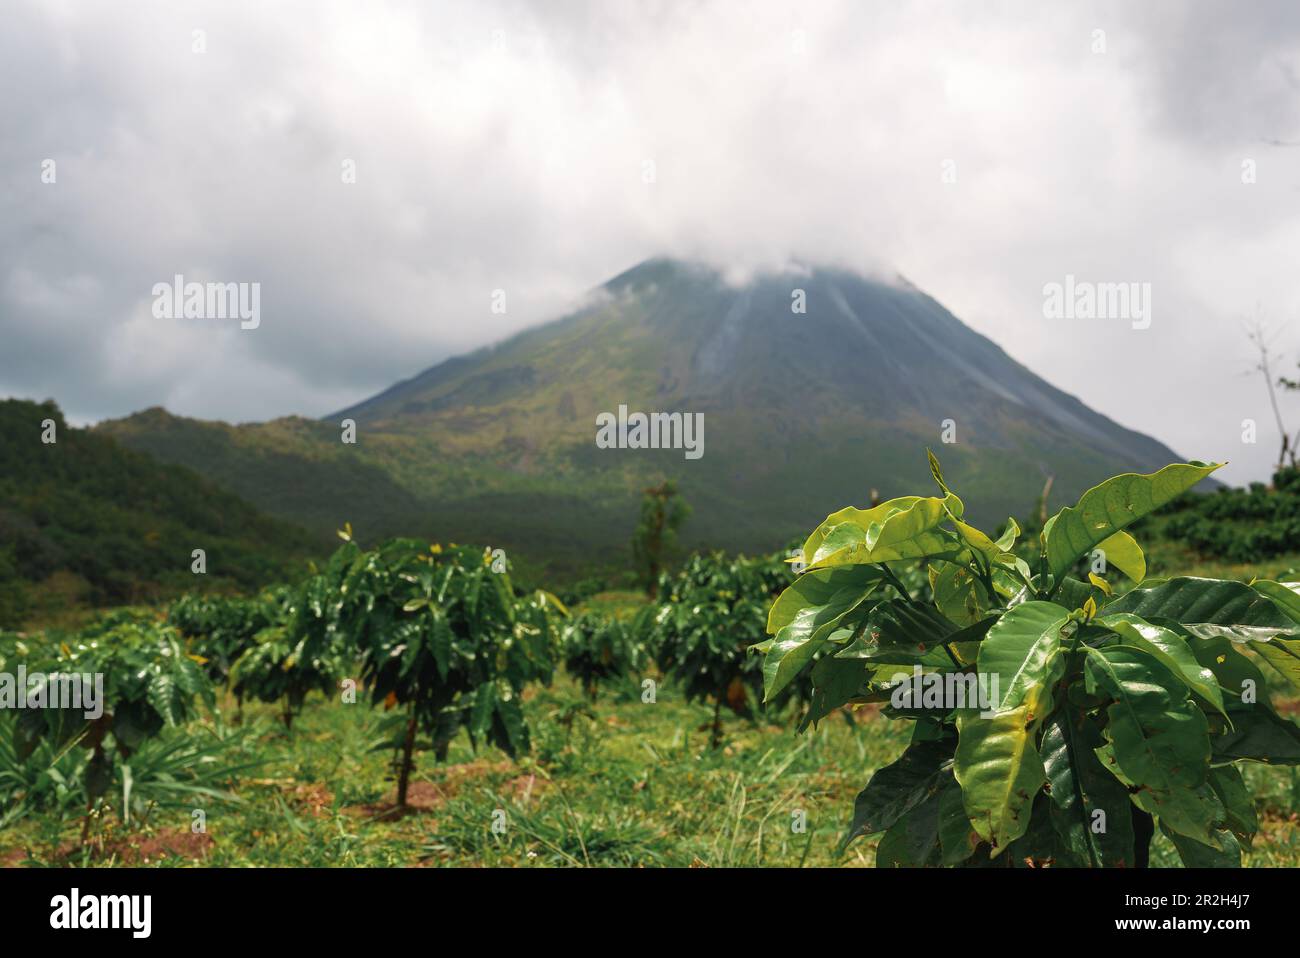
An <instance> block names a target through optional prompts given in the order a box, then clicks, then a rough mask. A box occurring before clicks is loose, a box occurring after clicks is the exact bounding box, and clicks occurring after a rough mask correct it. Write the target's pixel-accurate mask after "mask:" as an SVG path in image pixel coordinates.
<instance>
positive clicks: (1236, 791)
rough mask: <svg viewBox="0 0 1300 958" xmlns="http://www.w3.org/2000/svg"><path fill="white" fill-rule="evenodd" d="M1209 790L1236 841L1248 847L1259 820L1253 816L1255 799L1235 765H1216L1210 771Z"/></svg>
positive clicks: (1257, 829)
mask: <svg viewBox="0 0 1300 958" xmlns="http://www.w3.org/2000/svg"><path fill="white" fill-rule="evenodd" d="M1210 788H1212V789H1214V794H1215V795H1217V796H1218V797H1219V801H1220V802H1222V803H1223V808H1224V811H1225V812H1226V814H1227V819H1226V823H1227V826H1228V828H1230V829H1231V830H1232V833H1233V834H1234V835H1236V836H1237V839H1238V840H1239V841H1240V842H1241V843H1242V844H1243V845H1245V846H1246V847H1247V848H1249V847H1250V844H1251V842H1252V841H1253V840H1254V838H1255V833H1256V832H1257V831H1259V818H1258V817H1257V816H1256V814H1255V799H1254V798H1253V797H1252V796H1251V794H1250V790H1249V789H1248V788H1246V783H1245V781H1244V780H1243V779H1242V777H1241V772H1240V770H1238V768H1237V766H1235V765H1218V766H1215V767H1214V768H1212V769H1210Z"/></svg>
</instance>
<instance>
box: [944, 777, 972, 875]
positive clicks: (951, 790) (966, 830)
mask: <svg viewBox="0 0 1300 958" xmlns="http://www.w3.org/2000/svg"><path fill="white" fill-rule="evenodd" d="M937 830H938V833H939V847H940V849H941V861H942V863H943V864H944V865H956V864H957V863H958V862H963V861H965V860H966V859H968V858H970V856H971V853H972V852H974V851H975V846H976V845H977V844H979V840H980V837H979V835H978V834H977V833H976V832H975V829H973V828H971V827H970V818H969V817H967V815H966V806H965V804H964V803H963V802H962V797H961V786H960V785H958V784H957V779H956V778H955V777H952V776H950V777H949V778H948V779H947V781H945V782H944V784H943V786H942V791H940V793H939V821H938V825H937Z"/></svg>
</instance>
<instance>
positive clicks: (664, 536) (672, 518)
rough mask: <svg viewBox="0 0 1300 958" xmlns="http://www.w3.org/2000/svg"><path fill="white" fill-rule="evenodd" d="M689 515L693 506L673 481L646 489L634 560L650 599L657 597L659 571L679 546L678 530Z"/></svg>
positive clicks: (636, 535) (634, 544)
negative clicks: (683, 496) (682, 495)
mask: <svg viewBox="0 0 1300 958" xmlns="http://www.w3.org/2000/svg"><path fill="white" fill-rule="evenodd" d="M690 515H691V507H690V506H689V505H688V504H687V502H686V500H685V499H683V498H682V497H681V495H680V494H679V493H678V492H677V484H676V483H675V482H673V481H672V480H670V479H665V480H664V481H663V482H662V483H660V484H659V485H658V486H651V487H650V488H648V489H646V490H644V497H643V498H642V500H641V519H640V521H639V522H638V523H637V526H636V531H635V532H633V533H632V559H633V561H634V563H635V565H636V567H637V571H638V572H639V573H640V574H641V576H642V577H643V579H644V581H645V586H646V595H648V596H649V597H650V598H651V599H654V598H655V590H656V589H657V587H658V583H659V572H660V570H661V569H662V568H663V565H664V562H665V561H666V560H667V558H668V557H669V556H670V555H671V553H672V551H673V549H674V548H675V547H676V545H677V530H678V528H680V527H681V524H682V523H683V522H685V521H686V520H687V519H688V518H690Z"/></svg>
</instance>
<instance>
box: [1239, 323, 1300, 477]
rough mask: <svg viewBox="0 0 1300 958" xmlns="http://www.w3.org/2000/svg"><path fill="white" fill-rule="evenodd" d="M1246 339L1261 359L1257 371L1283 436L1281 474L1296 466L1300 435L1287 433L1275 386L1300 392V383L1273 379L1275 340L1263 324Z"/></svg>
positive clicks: (1278, 466) (1252, 329)
mask: <svg viewBox="0 0 1300 958" xmlns="http://www.w3.org/2000/svg"><path fill="white" fill-rule="evenodd" d="M1246 338H1247V339H1248V340H1250V343H1251V345H1252V346H1254V347H1255V350H1256V352H1258V353H1259V358H1258V359H1257V360H1256V362H1255V369H1256V370H1257V371H1258V372H1259V373H1260V375H1262V376H1263V377H1264V385H1265V386H1266V387H1267V388H1268V401H1269V405H1270V406H1271V407H1272V409H1273V419H1274V421H1275V422H1276V423H1277V431H1278V432H1279V433H1280V434H1281V436H1282V445H1281V448H1280V449H1279V450H1278V453H1277V469H1276V470H1275V471H1277V472H1281V471H1282V469H1283V467H1284V466H1286V465H1287V464H1288V463H1290V465H1291V467H1292V468H1295V465H1296V458H1295V454H1296V445H1297V443H1300V433H1297V434H1296V438H1295V439H1292V438H1291V436H1290V434H1289V433H1288V432H1287V428H1286V423H1285V422H1283V420H1282V410H1281V408H1280V407H1279V406H1278V403H1277V390H1276V389H1275V388H1274V387H1275V386H1281V387H1282V388H1283V389H1286V390H1300V381H1296V380H1290V379H1287V378H1286V377H1285V376H1279V377H1277V379H1276V380H1274V378H1273V352H1272V343H1273V338H1276V337H1273V338H1270V337H1269V336H1268V331H1267V330H1266V329H1265V328H1264V324H1263V322H1261V321H1260V320H1258V319H1257V320H1256V321H1255V325H1254V326H1253V327H1251V328H1249V329H1247V330H1246Z"/></svg>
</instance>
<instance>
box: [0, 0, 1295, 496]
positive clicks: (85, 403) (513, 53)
mask: <svg viewBox="0 0 1300 958" xmlns="http://www.w3.org/2000/svg"><path fill="white" fill-rule="evenodd" d="M8 16H9V21H8V23H7V26H6V30H5V31H4V33H3V34H2V35H0V88H3V89H4V90H5V91H6V95H5V96H4V97H3V99H0V123H2V124H3V128H4V129H5V130H6V135H5V137H4V138H3V139H2V140H0V171H3V172H2V173H0V176H2V178H0V339H2V340H3V344H4V348H3V350H2V351H0V385H3V386H4V387H5V388H6V389H8V390H11V391H13V392H16V393H19V394H24V395H32V396H37V397H41V398H44V397H46V396H53V397H55V398H57V399H58V400H59V401H60V402H61V403H62V404H63V405H64V406H65V408H66V409H67V411H68V412H69V414H70V415H71V416H72V417H73V418H74V419H81V420H93V419H96V418H99V417H103V416H109V415H121V414H124V413H127V412H130V411H133V410H135V409H139V408H142V407H144V406H148V405H154V404H158V403H164V404H166V405H168V406H169V407H170V408H172V409H174V410H175V411H177V412H180V413H184V414H189V415H198V416H204V417H210V418H228V419H236V420H248V419H265V418H271V417H274V416H278V415H284V414H289V413H302V414H306V415H319V414H324V413H326V412H329V411H330V410H332V409H336V408H340V407H342V406H345V405H347V404H349V403H351V402H354V401H356V400H358V399H361V398H363V397H364V396H366V395H368V394H370V393H372V392H375V391H377V390H379V389H382V388H384V387H385V386H387V385H389V384H391V383H392V382H393V381H395V380H397V379H399V378H405V377H407V376H410V375H412V374H414V373H416V372H418V371H419V370H420V369H422V368H424V367H426V366H428V365H432V364H433V363H435V362H437V361H439V360H441V359H443V358H446V357H447V356H449V355H453V354H456V353H459V352H462V351H465V350H467V349H470V348H474V347H476V346H479V345H482V344H484V343H487V342H492V341H495V340H498V339H500V338H502V337H503V336H505V335H507V334H509V333H511V332H513V331H515V330H517V329H520V328H523V327H524V326H527V325H531V324H533V323H535V322H538V321H541V320H543V319H546V318H549V317H552V316H555V315H558V314H559V313H561V312H562V311H564V310H565V309H566V308H567V307H568V306H569V305H571V304H574V303H576V302H578V301H579V300H580V299H581V298H582V296H583V295H584V294H585V293H586V292H587V291H589V290H590V288H591V287H592V286H594V285H595V284H597V283H599V282H601V281H603V280H604V279H606V278H608V277H609V276H611V275H614V274H615V273H617V272H619V271H621V270H622V269H625V268H626V267H628V266H630V265H632V264H633V263H635V262H636V261H638V260H640V259H642V258H644V257H646V256H650V255H655V254H660V253H670V254H675V255H680V256H695V257H700V258H703V259H707V260H709V261H711V262H714V263H717V264H720V265H723V266H726V267H728V268H729V269H730V270H732V271H740V272H742V273H743V272H744V271H745V270H749V269H753V268H755V267H759V266H763V265H770V264H774V263H778V262H782V261H785V260H788V259H790V258H791V257H797V258H800V259H802V260H804V261H808V262H825V263H829V264H836V265H845V266H851V267H854V268H858V269H861V270H864V271H889V270H897V271H900V272H902V273H903V274H904V275H906V276H907V278H908V279H910V280H911V281H912V282H914V283H916V284H917V285H918V286H920V287H921V288H922V289H924V290H926V291H927V292H929V293H931V294H932V295H934V296H935V297H936V298H938V299H939V300H940V301H941V302H943V303H944V304H945V305H946V306H948V307H949V308H950V309H952V310H953V312H955V313H956V314H957V315H958V316H959V317H961V318H962V319H963V320H965V321H966V322H967V323H969V324H970V325H972V326H974V327H975V328H976V329H978V330H980V331H981V332H983V333H985V334H986V335H988V336H990V337H991V338H992V339H994V340H995V341H996V342H998V343H999V344H1000V345H1002V346H1003V347H1004V348H1005V349H1006V350H1007V351H1008V352H1009V353H1011V355H1012V356H1014V357H1015V358H1017V359H1019V360H1020V361H1022V362H1024V363H1025V364H1026V365H1028V366H1029V367H1031V368H1032V369H1034V370H1035V371H1036V372H1038V373H1040V374H1041V375H1043V376H1044V377H1046V378H1047V379H1049V380H1050V381H1052V382H1054V383H1055V384H1057V385H1059V386H1061V387H1062V388H1065V389H1066V390H1068V391H1070V392H1073V393H1075V394H1076V395H1078V396H1080V397H1081V398H1082V399H1083V400H1084V401H1086V402H1087V403H1089V404H1090V405H1092V406H1094V407H1095V408H1097V409H1099V410H1100V411H1102V412H1105V413H1107V414H1108V415H1111V416H1112V417H1113V418H1115V419H1117V420H1119V421H1120V422H1122V423H1124V424H1125V425H1129V426H1132V427H1134V428H1139V429H1142V430H1144V431H1147V432H1150V433H1152V434H1154V435H1156V436H1158V437H1159V438H1161V439H1162V440H1165V441H1167V442H1169V443H1170V444H1171V445H1173V446H1174V448H1176V449H1178V450H1179V452H1180V453H1183V454H1185V455H1188V456H1196V457H1201V458H1228V459H1231V460H1233V462H1234V465H1233V467H1232V470H1231V471H1230V472H1229V473H1228V476H1229V478H1233V479H1238V480H1241V479H1244V478H1251V477H1259V476H1262V475H1263V474H1264V473H1265V472H1266V471H1267V466H1268V463H1269V461H1270V458H1271V456H1272V455H1273V453H1274V448H1273V445H1272V439H1271V438H1270V437H1271V432H1270V430H1271V429H1272V427H1271V425H1270V424H1271V413H1270V411H1269V409H1268V403H1267V395H1266V393H1265V391H1264V389H1263V385H1262V383H1261V382H1260V381H1258V380H1257V379H1252V378H1251V377H1250V376H1248V375H1244V373H1246V372H1248V370H1249V368H1250V365H1251V362H1250V360H1251V357H1250V353H1249V349H1248V347H1247V344H1246V342H1245V339H1244V337H1243V336H1242V334H1241V330H1240V325H1239V321H1240V320H1241V319H1242V318H1251V317H1253V316H1254V315H1255V312H1256V308H1257V304H1258V307H1259V308H1260V309H1262V310H1263V312H1264V314H1265V315H1266V317H1267V318H1268V319H1270V320H1271V321H1273V322H1274V324H1275V325H1280V324H1281V323H1283V322H1284V321H1286V320H1288V319H1291V320H1294V319H1295V317H1296V316H1297V313H1300V294H1298V293H1297V291H1296V290H1295V287H1294V284H1293V283H1291V282H1290V281H1289V273H1290V270H1291V269H1292V268H1293V267H1292V262H1291V260H1292V259H1293V253H1294V250H1295V249H1297V248H1300V246H1298V245H1297V244H1298V241H1300V235H1298V234H1300V224H1298V223H1297V220H1296V217H1295V216H1294V215H1293V214H1294V210H1295V208H1296V202H1297V200H1298V199H1300V170H1298V169H1297V167H1296V164H1295V156H1296V153H1295V152H1294V151H1293V150H1288V149H1287V148H1286V147H1283V146H1275V145H1271V143H1270V141H1281V142H1289V141H1300V97H1298V96H1297V95H1296V94H1297V87H1298V86H1300V12H1298V11H1297V9H1296V8H1295V6H1294V4H1289V3H1285V2H1276V3H1258V4H1252V5H1251V6H1250V7H1249V15H1248V16H1247V15H1246V14H1245V13H1243V12H1242V9H1241V8H1240V7H1237V6H1233V5H1229V4H1212V3H1151V4H1141V5H1134V4H1120V3H1098V4H1091V5H1077V6H1073V7H1072V8H1071V9H1068V10H1067V9H1063V8H1058V7H1056V6H1055V5H1045V4H1032V3H1027V2H1026V3H1009V4H1002V5H998V6H996V7H995V8H992V9H990V8H989V7H987V6H981V7H980V8H978V9H977V8H975V7H972V6H970V5H967V4H959V3H955V2H954V3H948V4H935V3H915V4H895V3H889V4H883V3H882V4H872V5H867V4H862V3H858V2H844V3H831V2H824V3H816V2H814V3H739V2H736V3H693V2H686V0H683V2H679V3H643V4H630V3H629V4H623V3H619V4H604V3H594V2H592V3H572V4H562V5H554V4H546V5H538V4H525V3H522V2H520V3H511V2H501V3H489V2H462V3H456V2H450V3H440V4H438V5H437V6H436V8H435V7H428V6H427V5H423V4H417V3H409V4H408V3H386V4H368V5H365V6H364V7H360V6H357V5H355V4H351V3H346V2H328V0H327V2H313V3H305V2H303V3H288V4H276V5H272V6H267V5H263V4H254V3H243V4H238V3H226V2H222V3H217V2H207V3H195V4H186V5H184V6H183V7H182V6H179V5H175V4H164V3H152V4H151V3H141V4H132V5H129V6H127V7H113V8H111V9H109V8H103V7H96V6H84V5H62V4H51V3H48V2H42V3H36V2H32V3H19V4H18V5H17V6H16V7H15V8H14V9H13V10H12V11H11V12H10V14H8ZM196 30H199V31H203V32H202V34H201V37H202V41H203V45H204V48H205V49H204V52H195V50H194V46H195V42H196V35H195V33H194V31H196ZM1097 31H1102V32H1103V34H1104V44H1105V46H1104V52H1098V49H1097V47H1098V38H1099V37H1100V36H1101V34H1098V33H1097ZM45 159H53V160H54V161H55V162H56V164H57V182H56V183H54V184H46V183H43V182H42V181H41V164H42V161H43V160H45ZM347 161H351V162H352V163H354V164H355V171H356V182H355V183H346V182H344V176H343V170H344V164H345V162H347ZM1248 162H1252V163H1253V164H1254V168H1255V171H1256V174H1257V179H1256V182H1254V183H1250V184H1246V183H1243V182H1242V178H1243V164H1245V163H1248ZM953 174H955V179H954V176H953ZM176 273H183V274H185V275H186V276H187V277H190V278H196V279H213V280H220V281H228V282H259V283H261V287H262V314H263V321H262V324H261V326H260V327H259V328H258V329H257V330H248V331H241V330H239V329H238V328H237V325H236V326H231V327H223V326H221V324H220V322H219V321H203V322H202V323H199V324H195V323H194V322H193V321H184V320H156V319H154V318H153V317H152V315H151V314H150V311H149V302H150V299H149V290H150V289H151V287H152V285H153V284H154V283H156V282H160V281H163V282H165V281H168V280H170V278H171V277H172V276H173V275H175V274H176ZM1067 274H1073V275H1075V276H1077V277H1079V278H1081V279H1086V280H1092V281H1097V282H1107V281H1114V282H1119V281H1136V282H1150V283H1151V284H1152V287H1153V300H1154V307H1155V315H1154V321H1153V323H1152V326H1151V328H1150V329H1148V330H1133V329H1132V328H1131V327H1130V326H1129V325H1128V324H1126V323H1124V322H1111V321H1107V322H1102V321H1082V320H1080V321H1060V320H1047V319H1045V318H1044V316H1043V311H1042V301H1043V293H1042V289H1043V286H1044V285H1045V284H1047V283H1051V282H1060V281H1063V279H1064V277H1065V276H1066V275H1067ZM495 290H504V291H505V292H506V297H507V300H506V301H507V312H506V313H505V314H504V315H501V314H497V313H494V312H493V311H492V309H491V303H492V297H493V293H494V291H495ZM1279 344H1280V345H1283V346H1287V347H1289V348H1290V356H1289V359H1288V364H1289V362H1290V361H1291V360H1293V359H1294V358H1295V351H1296V346H1297V345H1300V327H1293V328H1292V329H1291V330H1290V332H1289V334H1287V335H1284V336H1283V338H1282V339H1281V340H1279ZM1291 412H1292V416H1293V419H1294V420H1297V421H1296V422H1293V424H1292V428H1293V429H1294V428H1296V427H1297V426H1300V404H1296V403H1293V404H1292V409H1291ZM1250 418H1254V419H1256V420H1257V421H1258V422H1259V424H1260V443H1259V444H1258V445H1257V446H1253V447H1252V446H1245V445H1243V444H1242V442H1241V432H1242V425H1241V424H1242V421H1243V420H1245V419H1250Z"/></svg>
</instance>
